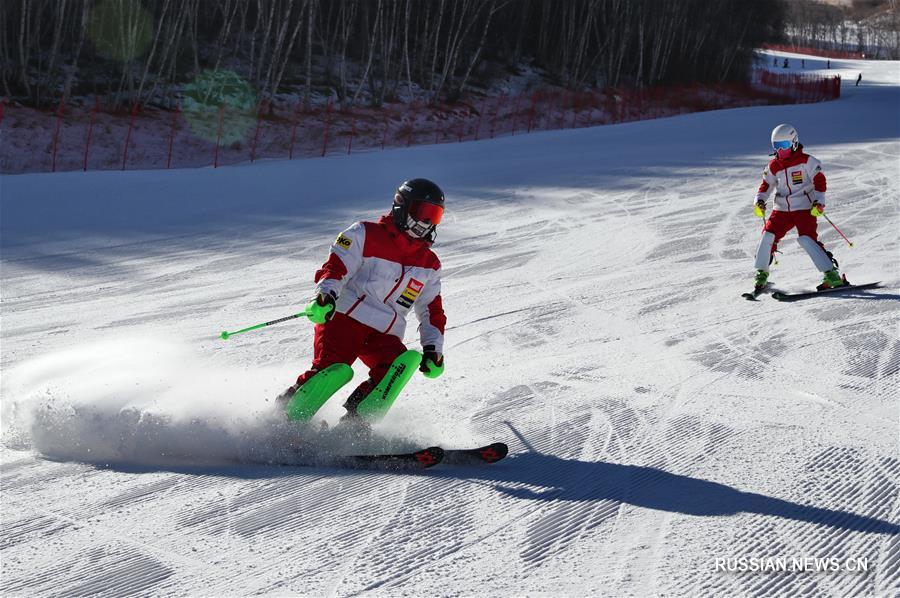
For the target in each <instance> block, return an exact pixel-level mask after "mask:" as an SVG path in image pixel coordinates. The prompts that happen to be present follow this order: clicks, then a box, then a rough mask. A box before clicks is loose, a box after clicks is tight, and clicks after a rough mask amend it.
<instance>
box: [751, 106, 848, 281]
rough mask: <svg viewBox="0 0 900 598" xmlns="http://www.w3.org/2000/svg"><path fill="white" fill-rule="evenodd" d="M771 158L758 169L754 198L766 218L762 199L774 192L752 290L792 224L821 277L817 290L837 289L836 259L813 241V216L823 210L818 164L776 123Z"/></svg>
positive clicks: (766, 274) (794, 132) (822, 181)
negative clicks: (760, 169) (759, 178)
mask: <svg viewBox="0 0 900 598" xmlns="http://www.w3.org/2000/svg"><path fill="white" fill-rule="evenodd" d="M772 149H773V150H774V152H775V153H774V156H775V157H774V159H772V160H771V161H770V162H769V165H768V166H766V168H765V170H763V181H762V184H760V186H759V191H758V192H757V194H756V206H757V207H758V208H759V210H760V213H761V214H765V210H766V200H767V199H768V198H769V195H770V194H771V193H772V189H775V207H774V208H773V210H772V215H771V216H769V219H768V220H767V221H766V224H765V227H764V228H763V235H762V239H761V240H760V242H759V247H758V248H757V250H756V288H755V290H756V291H757V292H758V291H760V290H762V289H763V288H764V287H765V286H766V283H767V281H768V279H769V264H771V263H772V259H773V256H774V254H775V251H776V249H777V248H778V242H779V241H780V240H781V238H782V237H784V235H786V234H787V233H788V231H790V230H791V229H792V228H794V227H795V226H796V227H797V234H798V239H797V242H798V243H800V246H801V247H803V249H805V250H806V253H807V254H809V257H810V259H812V261H813V264H815V265H816V267H817V268H818V269H819V270H820V271H821V272H822V273H823V274H824V277H825V278H824V280H823V281H822V284H820V285H819V286H818V287H816V289H817V290H820V291H821V290H823V289H829V288H834V287H839V286H843V285H845V284H847V280H846V279H845V278H844V277H842V276H841V274H840V272H838V263H837V260H835V259H834V257H833V256H832V255H831V253H830V252H828V251H826V250H825V246H824V245H822V243H820V242H819V241H818V235H817V233H816V226H817V221H816V218H817V217H818V216H821V215H822V213H824V211H825V174H824V173H823V172H822V164H821V163H820V162H819V161H818V160H816V159H815V158H814V157H812V156H810V155H809V154H806V153H804V152H803V145H802V144H801V143H800V140H799V138H798V136H797V130H796V129H794V127H792V126H791V125H788V124H781V125H778V126H777V127H775V128H774V129H773V130H772Z"/></svg>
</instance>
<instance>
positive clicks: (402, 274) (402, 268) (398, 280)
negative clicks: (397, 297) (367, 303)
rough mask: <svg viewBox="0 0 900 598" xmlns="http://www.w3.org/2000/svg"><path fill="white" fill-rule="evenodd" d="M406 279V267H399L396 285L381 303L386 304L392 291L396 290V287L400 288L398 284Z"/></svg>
mask: <svg viewBox="0 0 900 598" xmlns="http://www.w3.org/2000/svg"><path fill="white" fill-rule="evenodd" d="M404 278H406V266H404V265H402V264H401V265H400V278H398V279H397V284H395V285H394V288H392V289H391V292H390V293H388V294H387V296H386V297H385V298H384V301H383V302H382V303H385V304H386V303H387V302H388V299H390V298H391V295H393V294H394V291H396V290H397V287H399V286H400V283H401V282H403V279H404Z"/></svg>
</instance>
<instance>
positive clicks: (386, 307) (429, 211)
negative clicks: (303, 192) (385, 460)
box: [278, 179, 447, 419]
mask: <svg viewBox="0 0 900 598" xmlns="http://www.w3.org/2000/svg"><path fill="white" fill-rule="evenodd" d="M443 213H444V194H443V192H442V191H441V189H440V188H439V187H438V186H437V185H436V184H434V183H433V182H431V181H429V180H427V179H412V180H409V181H406V182H404V183H403V184H402V185H400V187H399V188H398V189H397V191H396V193H395V195H394V202H393V205H392V207H391V212H390V213H389V214H387V215H385V216H382V217H381V218H380V219H379V220H378V222H357V223H355V224H353V225H352V226H351V227H350V228H348V229H347V230H345V231H344V232H342V233H341V234H340V235H339V236H338V238H337V239H336V240H335V242H334V244H333V245H332V246H331V252H330V254H329V256H328V260H327V261H326V262H325V263H324V265H323V266H322V267H321V268H320V269H319V270H318V271H317V272H316V275H315V281H316V289H315V298H314V299H313V300H312V301H311V302H310V303H309V305H308V306H307V307H306V311H307V313H308V317H309V319H310V320H312V321H313V322H314V323H315V324H316V327H315V338H314V341H313V350H314V355H313V362H312V367H310V369H309V370H308V371H306V372H304V373H303V374H301V375H300V376H299V377H298V378H297V381H296V383H295V384H293V385H291V386H290V387H289V388H288V389H287V390H285V391H284V392H283V393H282V394H281V395H280V396H279V397H278V399H279V400H280V401H282V402H285V403H288V402H289V401H291V399H292V398H294V395H295V393H298V390H300V389H303V388H304V387H305V385H311V386H310V387H309V388H306V391H307V392H305V393H299V394H298V396H300V395H303V400H304V401H311V402H312V403H313V404H314V406H313V407H312V408H311V409H309V411H312V412H314V411H315V409H318V407H319V406H321V404H322V403H324V402H325V401H326V400H327V399H328V398H329V397H330V396H331V395H332V394H334V393H335V392H336V391H337V390H338V388H340V386H342V385H343V384H345V383H346V382H347V381H349V379H350V376H352V370H350V368H349V366H350V365H351V364H352V363H353V362H354V361H356V359H357V358H359V359H361V360H362V362H363V363H364V364H366V365H367V366H368V367H369V378H368V379H367V380H366V381H364V382H363V383H362V384H360V385H359V386H358V387H357V388H356V390H354V391H353V393H351V395H350V397H349V398H348V399H347V401H346V402H345V403H344V408H345V409H347V414H346V415H345V416H344V419H347V418H353V417H354V416H355V415H356V414H357V413H356V408H357V406H358V405H359V404H360V403H361V402H362V401H363V400H364V399H365V398H366V397H367V396H368V395H369V393H370V391H372V390H373V389H374V388H375V387H376V385H378V383H379V382H380V381H381V379H382V378H383V377H384V376H385V374H386V373H387V372H388V370H389V368H390V367H391V364H392V362H394V360H395V359H396V358H398V356H400V355H401V354H404V353H405V352H406V350H407V349H406V347H405V346H404V345H403V341H402V339H403V334H404V331H405V330H406V316H407V314H408V312H409V311H410V310H411V309H415V312H416V316H417V317H418V319H419V323H420V324H419V334H420V339H421V343H422V350H423V353H424V355H423V357H422V359H421V364H419V363H416V364H415V365H414V366H413V367H415V366H418V367H419V370H420V371H421V372H422V373H424V374H425V375H426V376H427V377H429V378H437V377H438V376H440V375H441V374H442V373H443V371H444V357H443V354H442V351H443V344H444V325H445V324H446V320H447V318H446V317H445V316H444V309H443V307H442V305H441V263H440V261H439V260H438V258H437V256H436V255H435V254H434V252H433V251H432V250H431V245H432V243H434V239H435V231H436V227H437V225H438V224H439V223H440V222H441V217H442V216H443ZM416 360H418V357H417V356H416ZM335 364H346V367H341V366H338V371H339V375H337V376H332V379H331V381H330V382H323V380H325V379H326V378H327V377H328V374H329V372H333V371H334V368H331V370H329V369H328V368H329V366H334V365H335ZM335 380H336V383H335ZM402 384H405V380H404V382H402V383H400V384H399V386H400V387H401V388H402ZM395 390H396V392H397V393H399V390H400V389H399V388H397V389H395ZM394 396H396V395H394ZM300 407H302V406H300ZM288 412H289V414H290V413H291V408H290V404H288Z"/></svg>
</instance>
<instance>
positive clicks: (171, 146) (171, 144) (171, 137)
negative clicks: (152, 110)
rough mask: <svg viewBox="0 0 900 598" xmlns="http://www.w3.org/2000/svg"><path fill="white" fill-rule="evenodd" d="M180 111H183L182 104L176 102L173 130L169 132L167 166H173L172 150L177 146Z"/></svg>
mask: <svg viewBox="0 0 900 598" xmlns="http://www.w3.org/2000/svg"><path fill="white" fill-rule="evenodd" d="M179 112H181V104H175V110H173V111H172V131H171V132H170V133H169V157H168V158H167V159H166V168H172V150H173V149H174V148H175V135H176V133H177V128H178V113H179Z"/></svg>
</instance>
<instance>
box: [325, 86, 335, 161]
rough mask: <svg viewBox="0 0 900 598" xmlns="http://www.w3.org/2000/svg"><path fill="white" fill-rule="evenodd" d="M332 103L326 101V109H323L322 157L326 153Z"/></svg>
mask: <svg viewBox="0 0 900 598" xmlns="http://www.w3.org/2000/svg"><path fill="white" fill-rule="evenodd" d="M333 106H334V104H333V101H332V100H328V107H327V108H326V109H325V133H324V135H323V136H322V157H323V158H324V157H325V154H326V153H327V152H328V129H329V127H331V110H332V109H333Z"/></svg>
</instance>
